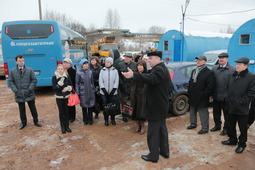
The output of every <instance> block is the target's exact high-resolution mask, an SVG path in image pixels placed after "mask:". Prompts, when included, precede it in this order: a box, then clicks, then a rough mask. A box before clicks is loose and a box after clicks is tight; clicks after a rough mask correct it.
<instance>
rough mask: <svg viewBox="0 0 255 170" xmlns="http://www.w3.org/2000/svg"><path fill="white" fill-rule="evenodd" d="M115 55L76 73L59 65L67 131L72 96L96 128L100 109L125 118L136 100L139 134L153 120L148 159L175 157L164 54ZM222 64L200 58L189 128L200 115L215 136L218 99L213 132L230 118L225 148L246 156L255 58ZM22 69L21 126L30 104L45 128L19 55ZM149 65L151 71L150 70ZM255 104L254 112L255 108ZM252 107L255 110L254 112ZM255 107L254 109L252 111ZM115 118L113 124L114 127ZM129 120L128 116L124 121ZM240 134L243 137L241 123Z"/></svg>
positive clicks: (222, 59)
mask: <svg viewBox="0 0 255 170" xmlns="http://www.w3.org/2000/svg"><path fill="white" fill-rule="evenodd" d="M110 54H111V56H110V57H107V58H105V60H104V62H103V63H100V60H99V58H98V57H96V56H93V57H91V60H90V63H89V61H88V60H87V59H83V60H81V61H80V63H79V66H78V68H77V71H76V70H75V69H73V68H72V60H70V59H69V58H65V59H64V64H59V65H58V66H57V69H56V71H55V73H54V75H53V77H52V87H53V89H54V91H55V96H56V103H57V106H58V110H59V120H60V125H61V132H62V133H63V134H64V133H66V132H68V133H70V132H72V130H71V129H70V127H69V122H73V121H75V119H76V109H75V106H68V105H67V103H68V97H69V95H70V94H71V93H73V92H74V91H76V93H77V94H78V95H79V98H80V106H81V107H82V115H83V123H84V124H85V125H92V124H93V112H95V118H98V113H99V111H98V108H97V109H96V107H95V106H96V105H99V110H100V108H101V106H104V105H106V104H108V103H114V104H115V105H116V106H117V107H116V113H117V114H119V113H121V107H120V104H122V105H123V104H125V102H126V101H127V100H128V99H131V101H132V108H133V115H132V116H133V118H134V119H135V120H136V122H137V123H136V124H137V126H136V129H135V132H137V133H140V134H144V133H145V124H144V122H145V121H146V120H147V121H148V133H147V143H148V147H149V154H147V155H142V156H141V158H142V159H143V160H145V161H150V162H154V163H156V162H157V161H158V159H159V155H161V156H163V157H164V158H169V143H168V131H167V127H166V117H167V113H168V108H169V107H168V106H169V94H170V93H171V91H172V89H173V86H172V82H171V79H170V76H169V71H168V69H167V68H166V66H165V65H164V63H163V62H162V52H160V51H154V52H150V53H148V54H147V56H146V58H145V59H146V60H148V61H147V62H146V60H142V59H139V60H137V63H135V62H134V61H132V55H129V54H126V55H124V60H123V61H121V60H120V54H119V52H118V51H115V50H113V51H111V53H110ZM218 57H219V64H218V65H217V66H215V67H214V68H213V69H212V70H210V69H208V68H207V66H206V62H207V58H206V57H205V56H199V57H196V59H197V61H196V63H197V67H196V68H195V69H194V70H193V71H192V73H191V77H190V81H189V87H188V97H189V104H190V125H189V126H188V127H187V129H194V128H196V127H197V116H196V115H197V112H198V113H199V116H200V120H201V124H202V128H201V130H200V131H198V134H205V133H207V132H208V131H209V112H208V106H209V97H210V96H212V97H213V117H214V123H215V126H214V127H213V128H212V129H210V131H212V132H214V131H219V130H221V127H222V122H221V112H222V111H223V113H224V119H225V123H224V126H223V130H222V132H221V133H220V134H221V135H228V137H229V139H228V140H226V141H222V144H224V145H237V144H238V147H237V148H236V150H235V152H236V153H242V152H243V151H244V149H245V147H246V141H247V129H248V128H249V126H250V125H251V124H252V123H253V121H254V119H253V121H252V118H254V114H249V112H251V111H253V110H254V108H255V103H254V99H255V75H254V74H252V73H251V72H249V70H248V64H249V58H247V57H241V58H239V59H237V60H236V61H235V62H236V67H233V66H231V65H230V64H229V63H228V54H227V53H222V54H220V55H219V56H218ZM15 59H16V63H17V67H16V68H14V69H12V70H11V72H10V75H9V83H10V87H11V89H12V91H13V92H14V93H15V99H16V102H17V103H18V104H19V109H20V118H21V126H20V129H23V128H24V127H25V126H26V125H27V120H26V113H25V102H28V105H29V108H30V110H31V113H32V116H33V120H34V124H35V125H36V126H38V127H41V126H42V125H41V124H40V123H39V121H38V114H37V111H36V108H35V102H34V99H35V95H34V87H35V85H36V78H35V75H34V73H33V70H32V69H31V68H28V67H25V65H24V58H23V56H22V55H18V56H16V58H15ZM148 63H149V66H150V68H148ZM251 103H252V105H251V107H250V104H251ZM250 108H251V109H250ZM252 108H253V109H252ZM109 116H110V120H111V122H109ZM104 120H105V124H104V125H105V126H109V125H110V123H111V124H112V125H116V121H115V115H108V114H106V113H104ZM123 120H124V121H125V117H124V116H123ZM237 123H238V125H239V129H240V132H241V133H240V136H239V138H237V133H236V124H237Z"/></svg>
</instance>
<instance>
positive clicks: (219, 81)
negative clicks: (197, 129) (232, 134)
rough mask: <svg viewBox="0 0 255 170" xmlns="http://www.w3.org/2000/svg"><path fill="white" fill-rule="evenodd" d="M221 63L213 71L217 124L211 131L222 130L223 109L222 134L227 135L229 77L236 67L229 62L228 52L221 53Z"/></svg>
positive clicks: (215, 121)
mask: <svg viewBox="0 0 255 170" xmlns="http://www.w3.org/2000/svg"><path fill="white" fill-rule="evenodd" d="M218 57H219V64H218V65H217V66H215V67H214V68H213V69H212V71H213V73H214V77H215V88H214V93H213V120H214V124H215V126H214V127H213V128H212V129H211V130H210V131H211V132H214V131H218V130H221V111H223V115H224V126H223V130H222V132H221V133H220V135H222V136H223V135H227V127H228V126H229V118H228V117H229V116H228V115H229V114H228V110H227V106H226V96H227V87H228V79H229V77H230V75H231V74H233V73H234V72H235V67H233V66H231V65H230V64H229V63H228V54H227V53H221V54H219V56H218Z"/></svg>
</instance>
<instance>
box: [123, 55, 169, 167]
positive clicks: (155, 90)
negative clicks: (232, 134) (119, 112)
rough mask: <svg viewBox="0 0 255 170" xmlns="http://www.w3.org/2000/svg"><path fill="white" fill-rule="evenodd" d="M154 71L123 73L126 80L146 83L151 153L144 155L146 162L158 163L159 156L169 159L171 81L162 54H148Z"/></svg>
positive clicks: (145, 93)
mask: <svg viewBox="0 0 255 170" xmlns="http://www.w3.org/2000/svg"><path fill="white" fill-rule="evenodd" d="M148 57H149V63H150V65H151V67H152V70H151V71H150V72H149V73H143V74H141V73H134V72H133V71H132V70H131V69H129V68H128V72H122V74H123V75H124V76H125V77H126V78H133V81H135V82H141V83H144V84H145V86H144V95H145V108H147V109H146V119H147V120H148V133H147V143H148V147H149V151H150V153H149V154H148V155H142V156H141V158H142V159H144V160H145V161H151V162H154V163H156V162H157V161H158V159H159V155H161V156H163V157H165V158H169V144H168V131H167V127H166V117H167V113H168V108H169V94H170V92H171V90H172V89H171V84H172V83H171V80H170V75H169V71H168V69H167V68H166V66H165V64H164V63H163V62H162V61H161V58H162V52H161V51H154V52H151V53H148Z"/></svg>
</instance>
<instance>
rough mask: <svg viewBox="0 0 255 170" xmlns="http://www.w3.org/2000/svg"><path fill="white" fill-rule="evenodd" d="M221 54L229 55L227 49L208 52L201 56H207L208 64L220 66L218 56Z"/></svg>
mask: <svg viewBox="0 0 255 170" xmlns="http://www.w3.org/2000/svg"><path fill="white" fill-rule="evenodd" d="M220 53H227V49H223V50H211V51H206V52H204V53H203V54H201V55H205V56H206V58H207V64H210V65H217V64H218V55H219V54H220Z"/></svg>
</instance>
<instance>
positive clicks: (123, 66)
mask: <svg viewBox="0 0 255 170" xmlns="http://www.w3.org/2000/svg"><path fill="white" fill-rule="evenodd" d="M132 59H133V57H132V55H131V54H129V53H127V54H125V55H124V61H121V62H120V63H119V64H118V66H117V70H118V72H119V78H120V79H119V80H120V82H119V92H120V100H121V104H122V105H124V104H126V102H127V100H128V99H130V92H131V87H132V81H133V80H132V79H127V78H125V77H124V76H123V75H122V74H121V72H127V71H128V69H127V68H130V69H131V70H132V71H136V64H135V62H134V61H132ZM123 121H125V122H126V121H127V118H126V117H125V116H124V115H123Z"/></svg>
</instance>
